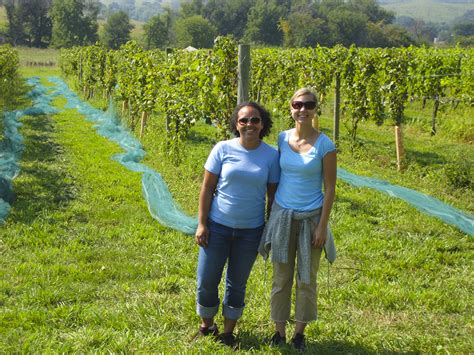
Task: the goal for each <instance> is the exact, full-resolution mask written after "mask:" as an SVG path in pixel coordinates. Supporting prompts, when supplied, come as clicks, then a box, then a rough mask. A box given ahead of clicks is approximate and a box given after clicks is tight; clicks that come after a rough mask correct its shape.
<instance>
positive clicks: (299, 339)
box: [291, 333, 306, 351]
mask: <svg viewBox="0 0 474 355" xmlns="http://www.w3.org/2000/svg"><path fill="white" fill-rule="evenodd" d="M291 345H293V348H294V349H295V350H298V351H304V349H305V348H306V343H305V340H304V334H301V333H296V334H295V336H294V337H293V338H292V339H291Z"/></svg>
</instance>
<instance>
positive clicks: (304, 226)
mask: <svg viewBox="0 0 474 355" xmlns="http://www.w3.org/2000/svg"><path fill="white" fill-rule="evenodd" d="M316 107H317V100H316V95H315V94H314V93H313V92H312V91H311V90H310V89H307V88H302V89H299V90H298V91H296V92H295V94H294V95H293V97H292V98H291V101H290V110H291V115H292V117H293V119H294V122H295V127H294V128H292V129H290V130H287V131H284V132H282V133H280V135H279V137H278V149H279V151H280V168H281V176H280V183H279V185H278V189H277V192H276V195H275V203H274V205H273V207H272V211H271V215H270V219H269V221H268V223H267V226H266V228H265V232H264V235H263V238H262V241H261V244H260V247H259V251H260V253H261V254H262V255H263V256H264V258H266V257H267V256H268V251H269V249H270V246H271V249H272V263H273V284H272V292H271V318H272V320H273V321H274V322H275V330H276V331H275V334H274V336H273V338H272V340H271V343H272V344H273V345H282V344H284V343H286V323H287V321H288V320H289V318H290V309H291V291H292V287H293V279H294V277H295V264H296V263H295V260H296V259H298V263H297V272H296V301H295V330H294V334H293V337H292V339H291V344H292V345H293V347H294V348H295V349H297V350H301V351H302V350H304V349H305V338H304V331H305V328H306V325H307V324H308V323H309V322H311V321H314V320H316V318H317V303H316V297H317V294H316V292H317V272H318V268H319V260H320V257H321V252H322V249H323V248H325V250H326V257H327V258H328V260H330V261H334V258H335V248H334V242H333V239H332V235H331V234H330V233H328V220H329V215H330V213H331V208H332V205H333V201H334V196H335V187H336V169H337V162H336V147H335V145H334V144H333V142H331V140H330V139H329V138H328V137H327V136H326V135H325V134H324V133H321V132H319V131H318V130H317V129H315V128H314V127H313V125H312V121H313V118H314V117H315V112H316ZM323 185H324V194H323V191H322V186H323Z"/></svg>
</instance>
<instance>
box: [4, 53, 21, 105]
mask: <svg viewBox="0 0 474 355" xmlns="http://www.w3.org/2000/svg"><path fill="white" fill-rule="evenodd" d="M18 67H19V57H18V52H17V51H16V50H15V49H13V48H12V47H11V46H10V45H2V46H0V112H2V111H3V110H4V109H6V108H9V107H11V106H12V104H14V103H15V102H16V101H17V99H18V95H19V94H20V93H21V87H22V85H21V80H20V75H19V72H18Z"/></svg>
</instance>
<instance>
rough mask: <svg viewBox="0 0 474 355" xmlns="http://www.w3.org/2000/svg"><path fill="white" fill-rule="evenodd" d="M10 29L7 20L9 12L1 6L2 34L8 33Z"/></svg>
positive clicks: (0, 28) (0, 23)
mask: <svg viewBox="0 0 474 355" xmlns="http://www.w3.org/2000/svg"><path fill="white" fill-rule="evenodd" d="M7 28H8V18H7V10H6V9H5V6H3V5H0V32H1V31H6V30H7Z"/></svg>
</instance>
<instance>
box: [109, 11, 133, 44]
mask: <svg viewBox="0 0 474 355" xmlns="http://www.w3.org/2000/svg"><path fill="white" fill-rule="evenodd" d="M132 29H133V25H132V24H131V23H130V19H129V17H128V15H127V14H126V13H125V12H123V11H119V12H116V13H114V14H112V15H110V16H109V18H108V19H107V22H106V23H105V25H104V32H103V35H102V42H103V43H104V44H105V45H106V46H107V47H109V48H112V49H117V48H119V47H120V46H121V45H122V44H124V43H126V42H128V41H129V40H130V31H131V30H132Z"/></svg>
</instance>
